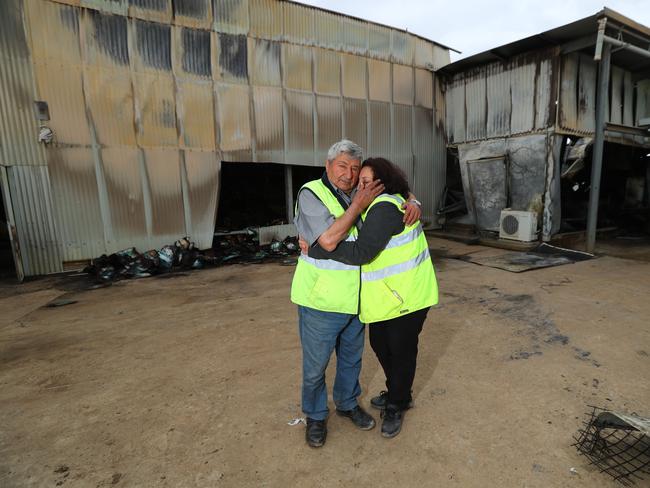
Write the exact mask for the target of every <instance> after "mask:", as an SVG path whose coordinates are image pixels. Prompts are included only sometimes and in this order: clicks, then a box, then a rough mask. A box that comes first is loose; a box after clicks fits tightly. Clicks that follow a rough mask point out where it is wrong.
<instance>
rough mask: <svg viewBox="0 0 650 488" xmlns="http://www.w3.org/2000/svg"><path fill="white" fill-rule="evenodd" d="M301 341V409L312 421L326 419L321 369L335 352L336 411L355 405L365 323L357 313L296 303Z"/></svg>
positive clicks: (325, 400)
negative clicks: (326, 310)
mask: <svg viewBox="0 0 650 488" xmlns="http://www.w3.org/2000/svg"><path fill="white" fill-rule="evenodd" d="M298 326H299V329H300V342H301V344H302V411H303V412H304V414H305V416H307V417H309V418H311V419H314V420H324V419H326V418H327V414H328V413H329V409H328V408H327V385H326V384H325V370H326V369H327V364H328V363H329V360H330V357H331V355H332V351H336V378H335V380H334V395H333V396H334V404H335V405H336V408H337V409H339V410H351V409H353V408H354V407H356V406H357V397H358V396H359V395H360V394H361V386H360V385H359V373H360V372H361V356H362V355H363V345H364V330H365V325H364V324H362V323H361V322H359V317H358V315H349V314H345V313H336V312H322V311H320V310H315V309H313V308H309V307H303V306H301V305H299V306H298Z"/></svg>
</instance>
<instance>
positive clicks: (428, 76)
mask: <svg viewBox="0 0 650 488" xmlns="http://www.w3.org/2000/svg"><path fill="white" fill-rule="evenodd" d="M415 105H417V106H420V107H424V108H428V109H432V108H433V73H431V72H430V71H428V70H425V69H418V68H416V69H415Z"/></svg>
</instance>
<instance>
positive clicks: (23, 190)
mask: <svg viewBox="0 0 650 488" xmlns="http://www.w3.org/2000/svg"><path fill="white" fill-rule="evenodd" d="M7 176H8V180H9V181H8V183H9V193H10V196H11V203H12V206H13V211H14V219H15V222H16V231H17V234H18V242H19V243H20V253H21V257H22V267H23V270H24V273H25V275H26V276H34V275H44V274H50V273H59V272H61V271H63V267H62V260H61V248H60V239H59V236H58V234H57V229H56V217H55V213H54V209H53V203H52V195H51V186H50V177H49V171H48V168H47V166H10V167H8V168H7Z"/></svg>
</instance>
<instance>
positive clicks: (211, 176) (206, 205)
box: [185, 151, 220, 249]
mask: <svg viewBox="0 0 650 488" xmlns="http://www.w3.org/2000/svg"><path fill="white" fill-rule="evenodd" d="M219 167H220V162H219V160H218V159H217V155H216V154H215V153H214V152H202V151H185V169H186V171H187V182H188V187H189V202H190V210H191V222H192V227H191V229H190V231H191V232H190V233H191V237H192V239H193V240H195V242H196V245H197V246H198V247H199V248H201V249H207V248H209V247H210V246H212V237H213V234H214V223H215V220H216V215H217V199H218V195H219V193H218V191H217V190H218V188H219Z"/></svg>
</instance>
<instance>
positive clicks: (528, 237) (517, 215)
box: [499, 208, 537, 242]
mask: <svg viewBox="0 0 650 488" xmlns="http://www.w3.org/2000/svg"><path fill="white" fill-rule="evenodd" d="M499 237H500V238H501V239H513V240H515V241H524V242H530V241H534V240H536V239H537V214H536V213H535V212H525V211H521V210H510V209H509V208H506V209H504V210H501V224H500V225H499Z"/></svg>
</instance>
